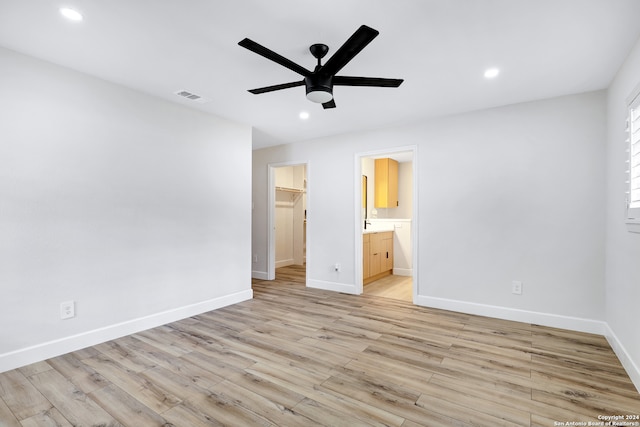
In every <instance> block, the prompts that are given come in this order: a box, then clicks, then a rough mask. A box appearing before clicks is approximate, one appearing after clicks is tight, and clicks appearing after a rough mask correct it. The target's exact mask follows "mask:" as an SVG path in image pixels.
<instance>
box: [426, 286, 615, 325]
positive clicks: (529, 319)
mask: <svg viewBox="0 0 640 427" xmlns="http://www.w3.org/2000/svg"><path fill="white" fill-rule="evenodd" d="M417 304H418V305H421V306H424V307H431V308H439V309H442V310H450V311H456V312H460V313H466V314H475V315H478V316H486V317H494V318H497V319H504V320H513V321H515V322H524V323H533V324H536V325H541V326H550V327H553V328H560V329H570V330H572V331H578V332H587V333H591V334H599V335H605V332H606V326H607V324H606V323H605V322H604V321H600V320H592V319H585V318H581V317H572V316H562V315H558V314H551V313H541V312H537V311H528V310H520V309H515V308H509V307H500V306H495V305H488V304H478V303H473V302H466V301H459V300H452V299H446V298H436V297H426V296H423V295H419V296H418V303H417Z"/></svg>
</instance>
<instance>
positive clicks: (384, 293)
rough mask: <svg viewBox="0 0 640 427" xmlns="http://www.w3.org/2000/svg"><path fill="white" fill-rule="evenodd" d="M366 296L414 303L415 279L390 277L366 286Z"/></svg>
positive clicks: (364, 289) (364, 288)
mask: <svg viewBox="0 0 640 427" xmlns="http://www.w3.org/2000/svg"><path fill="white" fill-rule="evenodd" d="M363 292H364V294H365V295H373V296H378V297H385V298H391V299H398V300H401V301H407V302H412V301H413V278H412V277H411V276H394V275H393V274H392V275H389V276H386V277H383V278H382V279H378V280H376V281H375V282H371V283H368V284H366V285H364V287H363Z"/></svg>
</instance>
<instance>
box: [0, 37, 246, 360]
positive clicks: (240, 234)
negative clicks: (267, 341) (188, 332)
mask: <svg viewBox="0 0 640 427" xmlns="http://www.w3.org/2000/svg"><path fill="white" fill-rule="evenodd" d="M0 70H2V78H0V93H2V96H0V139H1V142H0V236H1V237H0V294H1V297H0V371H3V370H6V369H10V368H13V367H16V366H20V365H22V364H26V363H30V362H33V361H35V360H40V359H42V358H46V357H49V356H52V355H54V354H60V353H64V352H66V351H70V350H75V349H78V348H81V347H84V346H86V345H89V344H93V343H95V342H100V341H103V340H106V339H111V338H114V337H116V336H119V335H123V334H126V333H130V332H133V331H135V330H139V329H144V328H147V327H150V326H154V325H156V324H162V323H166V322H168V321H171V320H175V319H177V318H181V317H185V316H189V315H192V314H195V313H198V312H203V311H207V310H210V309H212V308H216V307H220V306H223V305H227V304H230V303H233V302H236V301H240V300H244V299H247V298H251V283H250V274H249V271H250V261H249V260H250V241H251V237H250V230H249V227H248V225H249V223H250V215H251V212H250V199H249V197H250V191H251V181H250V180H251V177H250V176H251V170H250V163H251V129H250V128H249V127H248V126H241V125H238V124H235V123H232V122H229V121H227V120H223V119H220V118H217V117H214V116H211V115H207V114H204V113H201V112H196V111H195V110H190V109H188V108H185V107H182V106H179V105H176V104H172V103H169V102H166V101H162V100H159V99H156V98H152V97H149V96H146V95H143V94H141V93H138V92H134V91H132V90H129V89H126V88H124V87H121V86H118V85H114V84H111V83H107V82H105V81H102V80H99V79H95V78H92V77H89V76H86V75H83V74H80V73H77V72H74V71H71V70H69V69H65V68H61V67H58V66H55V65H52V64H49V63H46V62H42V61H39V60H36V59H33V58H30V57H27V56H23V55H19V54H16V53H14V52H11V51H8V50H5V49H2V48H0ZM67 300H74V301H76V304H77V305H76V311H77V316H76V317H75V318H73V319H69V320H60V317H59V304H60V302H62V301H67Z"/></svg>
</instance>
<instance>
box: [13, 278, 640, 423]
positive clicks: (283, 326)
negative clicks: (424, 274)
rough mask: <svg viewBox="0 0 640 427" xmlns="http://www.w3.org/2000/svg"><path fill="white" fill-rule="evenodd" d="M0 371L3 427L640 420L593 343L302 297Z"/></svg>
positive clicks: (635, 400)
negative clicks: (602, 417)
mask: <svg viewBox="0 0 640 427" xmlns="http://www.w3.org/2000/svg"><path fill="white" fill-rule="evenodd" d="M303 282H304V269H303V268H300V267H296V266H291V267H286V268H284V269H281V270H279V271H278V275H277V280H275V281H272V282H267V281H259V280H255V281H254V285H253V287H254V295H255V298H254V299H253V300H251V301H245V302H243V303H240V304H236V305H233V306H229V307H225V308H223V309H220V310H216V311H213V312H209V313H205V314H202V315H199V316H195V317H192V318H189V319H185V320H182V321H179V322H175V323H171V324H168V325H165V326H161V327H158V328H154V329H151V330H148V331H145V332H141V333H137V334H133V335H130V336H127V337H124V338H121V339H117V340H114V341H110V342H107V343H104V344H100V345H97V346H94V347H90V348H87V349H84V350H81V351H77V352H73V353H70V354H66V355H63V356H60V357H56V358H53V359H49V360H46V361H43V362H39V363H36V364H33V365H29V366H25V367H23V368H20V369H16V370H13V371H9V372H6V373H3V374H0V426H1V427H18V426H19V427H36V426H110V427H115V426H131V427H146V426H164V427H169V426H180V427H182V426H187V427H194V426H195V427H197V426H220V425H230V426H281V425H283V426H284V425H286V426H318V425H325V426H349V427H352V426H371V425H373V426H404V427H412V426H491V427H493V426H555V425H560V424H555V423H556V422H558V423H567V422H585V423H587V422H589V421H592V422H595V421H598V419H597V417H598V415H620V414H624V415H626V414H629V415H640V395H639V393H638V391H637V390H636V389H635V388H634V386H633V384H632V383H631V381H630V380H629V377H628V376H627V374H626V373H625V371H624V369H623V368H622V366H621V365H620V363H619V361H618V359H617V358H616V356H615V355H614V353H613V351H612V350H611V348H610V347H609V345H608V344H607V342H606V340H605V339H604V338H603V337H601V336H596V335H590V334H583V333H576V332H570V331H565V330H560V329H553V328H547V327H541V326H536V325H530V324H523V323H516V322H508V321H503V320H496V319H490V318H484V317H478V316H471V315H466V314H460V313H454V312H447V311H441V310H433V309H427V308H422V307H417V306H414V305H412V304H411V303H408V302H405V301H399V300H392V299H386V298H381V297H377V296H370V295H363V296H354V295H344V294H339V293H335V292H327V291H322V290H317V289H307V288H305V287H304V285H303Z"/></svg>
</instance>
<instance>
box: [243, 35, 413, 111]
mask: <svg viewBox="0 0 640 427" xmlns="http://www.w3.org/2000/svg"><path fill="white" fill-rule="evenodd" d="M378 34H379V33H378V31H377V30H374V29H373V28H371V27H367V26H366V25H362V26H360V28H358V29H357V30H356V32H355V33H353V35H352V36H351V37H349V39H348V40H347V41H346V42H345V43H344V44H343V45H342V46H341V47H340V48H339V49H338V50H337V51H336V53H334V54H333V56H331V58H329V60H328V61H327V62H326V63H325V64H324V65H322V63H321V60H322V58H324V57H325V56H326V54H327V53H328V52H329V47H328V46H327V45H325V44H321V43H316V44H313V45H311V46H310V47H309V51H310V52H311V54H312V55H313V56H314V57H315V58H316V59H317V60H318V64H317V65H316V67H315V69H314V70H313V71H310V70H308V69H306V68H304V67H302V66H301V65H298V64H296V63H295V62H293V61H291V60H289V59H287V58H285V57H283V56H281V55H279V54H277V53H275V52H274V51H272V50H270V49H268V48H266V47H264V46H262V45H260V44H258V43H256V42H254V41H253V40H250V39H248V38H245V39H243V40H241V41H240V42H239V43H238V44H239V45H240V46H242V47H244V48H245V49H248V50H250V51H252V52H254V53H257V54H258V55H260V56H263V57H265V58H267V59H269V60H271V61H273V62H275V63H277V64H280V65H282V66H283V67H286V68H288V69H290V70H291V71H294V72H296V73H298V74H300V75H302V76H303V77H304V79H303V80H300V81H297V82H290V83H283V84H278V85H273V86H266V87H261V88H257V89H250V90H249V92H251V93H253V94H255V95H258V94H261V93H266V92H273V91H276V90H282V89H288V88H292V87H296V86H305V88H306V93H307V99H308V100H309V101H311V102H315V103H318V104H322V107H323V108H325V109H326V108H335V107H336V104H335V101H334V99H333V86H336V85H338V86H373V87H398V86H400V85H401V84H402V82H403V81H404V80H402V79H386V78H379V77H352V76H336V74H337V73H338V72H339V71H340V70H341V69H342V68H343V67H344V66H345V65H347V63H348V62H349V61H351V60H352V59H353V58H354V57H355V56H356V55H357V54H358V53H360V51H361V50H362V49H364V48H365V47H366V46H367V45H368V44H369V43H370V42H371V41H372V40H373V39H374V38H376V37H377V36H378Z"/></svg>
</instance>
